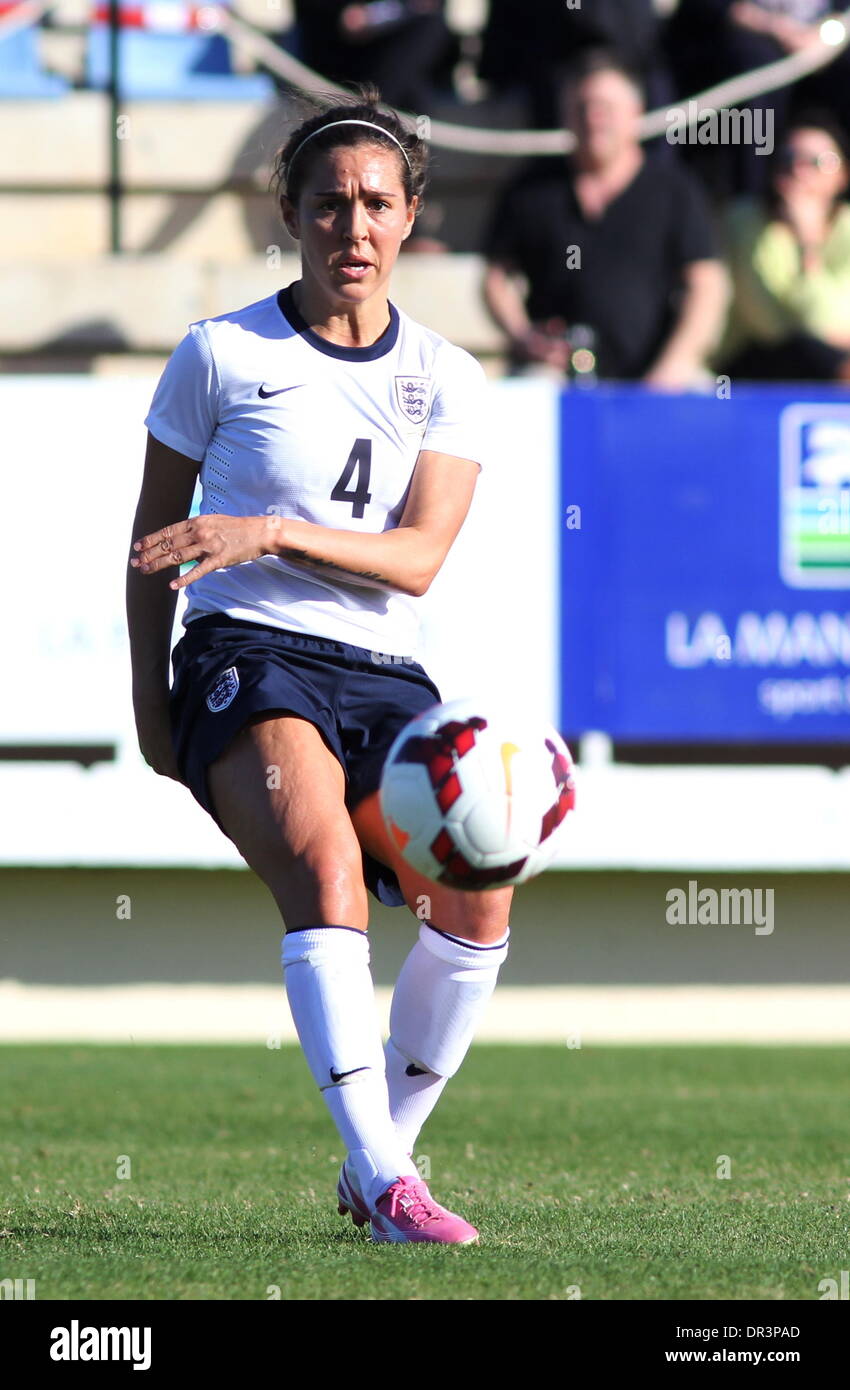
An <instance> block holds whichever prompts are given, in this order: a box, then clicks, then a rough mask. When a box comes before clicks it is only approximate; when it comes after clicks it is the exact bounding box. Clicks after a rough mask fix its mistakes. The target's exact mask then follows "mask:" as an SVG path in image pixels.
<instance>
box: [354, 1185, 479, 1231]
mask: <svg viewBox="0 0 850 1390" xmlns="http://www.w3.org/2000/svg"><path fill="white" fill-rule="evenodd" d="M352 1215H353V1213H352ZM371 1224H372V1239H373V1241H376V1242H378V1243H380V1242H387V1241H390V1242H392V1243H393V1244H395V1245H402V1244H406V1243H409V1242H414V1241H416V1242H425V1241H428V1242H430V1243H432V1244H438V1245H473V1244H475V1242H476V1241H477V1240H478V1232H477V1231H476V1229H475V1227H474V1226H470V1224H469V1222H468V1221H464V1220H463V1218H462V1217H460V1216H455V1214H454V1212H451V1211H447V1210H446V1208H445V1207H441V1206H440V1205H439V1204H438V1203H437V1202H435V1201H434V1198H433V1197H432V1196H431V1194H430V1192H429V1191H428V1188H427V1187H426V1186H425V1184H424V1182H422V1181H421V1180H420V1179H418V1178H414V1177H407V1178H398V1179H397V1181H396V1182H394V1183H393V1184H392V1186H391V1187H389V1188H388V1189H387V1191H386V1192H385V1193H384V1194H383V1196H381V1197H379V1198H378V1201H377V1203H376V1205H375V1210H374V1211H373V1213H372V1223H371Z"/></svg>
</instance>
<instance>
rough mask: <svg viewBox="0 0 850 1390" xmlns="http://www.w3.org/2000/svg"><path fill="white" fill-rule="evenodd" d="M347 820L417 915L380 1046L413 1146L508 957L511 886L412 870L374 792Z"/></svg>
mask: <svg viewBox="0 0 850 1390" xmlns="http://www.w3.org/2000/svg"><path fill="white" fill-rule="evenodd" d="M352 820H353V822H354V827H355V829H356V831H357V833H358V835H359V837H360V841H361V843H362V844H363V846H364V848H365V849H366V850H367V851H368V852H369V853H370V854H372V855H374V857H375V858H376V859H378V860H380V861H381V862H383V863H385V864H387V865H388V866H389V867H390V868H391V869H393V870H394V872H395V873H396V875H397V877H398V880H399V884H400V886H401V889H402V892H403V893H404V897H405V901H406V903H407V906H408V907H409V908H410V910H411V912H412V913H413V914H414V916H416V917H418V918H419V919H420V928H419V939H418V940H417V941H416V943H415V944H414V946H413V949H412V950H411V952H410V954H409V955H408V957H407V960H406V961H405V963H404V965H403V966H402V969H401V973H400V974H399V977H398V981H397V982H396V987H395V991H394V993H393V1002H392V1010H391V1013H390V1037H389V1039H388V1041H387V1043H386V1046H385V1048H384V1053H385V1056H386V1062H387V1085H388V1087H389V1096H390V1109H391V1112H392V1116H393V1121H394V1123H395V1126H396V1130H397V1131H398V1134H399V1137H400V1138H401V1140H402V1143H403V1145H404V1148H405V1149H406V1150H407V1152H408V1153H412V1152H413V1147H414V1145H415V1143H416V1138H417V1135H418V1134H419V1131H420V1129H421V1127H422V1125H423V1124H424V1123H425V1120H426V1119H427V1118H428V1116H429V1114H430V1113H431V1111H432V1110H433V1108H434V1106H435V1105H436V1103H437V1101H438V1099H439V1097H440V1095H441V1094H442V1091H443V1088H444V1087H445V1085H446V1082H447V1081H448V1079H449V1077H451V1076H454V1075H455V1073H456V1072H457V1071H458V1069H459V1068H460V1065H461V1063H462V1062H463V1059H464V1057H465V1056H466V1053H467V1051H468V1049H469V1046H470V1044H471V1042H472V1038H473V1036H474V1034H475V1031H476V1028H477V1026H478V1024H479V1022H480V1019H481V1016H482V1014H483V1013H484V1010H485V1009H486V1007H487V1004H488V1003H489V1000H490V997H491V995H492V993H493V990H494V989H495V987H496V980H497V977H498V973H499V968H500V966H501V965H502V963H503V962H504V960H505V958H506V956H507V950H508V936H509V927H508V918H509V914H510V906H511V900H512V897H513V889H512V888H495V889H489V890H487V891H486V892H478V893H467V892H463V891H461V890H459V889H453V888H446V887H445V886H444V885H442V884H439V883H433V882H432V881H431V880H430V879H428V878H425V877H424V876H423V875H422V874H420V873H417V871H416V870H415V869H413V868H411V867H410V865H409V864H407V862H406V861H405V860H404V859H403V858H402V856H401V853H400V851H399V849H398V847H397V846H396V845H395V844H394V842H393V841H392V839H391V837H390V835H389V833H388V832H387V830H386V827H385V825H384V822H383V817H382V816H381V811H380V805H379V802H378V796H377V793H376V794H375V795H373V796H371V797H367V798H365V799H364V801H362V802H361V803H360V805H359V806H358V807H357V808H356V809H355V811H354V813H353V816H352ZM423 908H424V911H423ZM423 918H424V919H425V920H422V919H423Z"/></svg>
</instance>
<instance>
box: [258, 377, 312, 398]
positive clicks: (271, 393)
mask: <svg viewBox="0 0 850 1390" xmlns="http://www.w3.org/2000/svg"><path fill="white" fill-rule="evenodd" d="M305 384H306V383H305V382H303V381H299V382H296V384H295V385H294V386H281V387H280V388H279V389H278V390H277V391H264V390H263V388H262V386H258V387H257V395H258V396H261V397H262V399H263V400H264V401H267V400H268V398H269V396H282V395H283V393H284V391H297V390H298V387H299V386H304V385H305Z"/></svg>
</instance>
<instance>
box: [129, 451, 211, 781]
mask: <svg viewBox="0 0 850 1390" xmlns="http://www.w3.org/2000/svg"><path fill="white" fill-rule="evenodd" d="M197 476H198V464H197V463H196V462H195V460H194V459H190V458H188V457H187V456H186V455H185V454H180V453H178V452H177V451H176V449H171V448H169V447H168V445H167V444H162V443H161V442H160V441H159V440H158V439H155V438H154V436H153V435H152V434H148V446H147V453H146V455H145V471H144V478H143V480H142V489H141V493H140V495H139V503H138V506H137V508H136V516H135V520H134V522H133V535H134V536H138V535H139V534H141V533H144V532H146V531H152V530H154V529H155V528H157V527H159V528H161V527H163V525H164V524H165V520H166V518H167V517H173V516H184V517H185V515H186V513H187V512H188V510H189V508H190V506H191V505H192V494H193V492H194V489H195V480H196V478H197ZM176 603H177V594H176V593H175V592H174V590H173V589H171V588H169V585H168V576H167V575H161V576H160V577H159V578H158V579H155V580H154V581H153V582H152V583H151V582H146V581H145V580H143V578H142V576H141V575H140V574H139V572H138V570H137V569H136V567H134V566H133V565H132V562H131V565H130V567H129V569H128V571H127V627H128V631H129V636H130V657H131V661H132V667H133V708H134V711H135V716H136V729H137V732H138V735H139V746H140V748H141V750H142V753H143V754H144V757H145V759H146V761H147V762H148V763H149V764H150V765H151V767H152V768H153V769H154V770H155V771H156V772H159V773H162V774H163V775H164V776H166V777H175V778H177V777H178V772H177V767H176V764H175V762H174V754H173V750H172V746H171V733H170V725H169V719H168V694H169V655H170V647H171V631H172V627H173V625H174V609H175V605H176Z"/></svg>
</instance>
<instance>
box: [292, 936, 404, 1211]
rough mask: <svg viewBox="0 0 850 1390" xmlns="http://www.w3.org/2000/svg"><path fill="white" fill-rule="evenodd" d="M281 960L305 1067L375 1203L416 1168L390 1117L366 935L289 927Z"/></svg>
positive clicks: (368, 1196) (370, 1200)
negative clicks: (399, 1179) (397, 1180)
mask: <svg viewBox="0 0 850 1390" xmlns="http://www.w3.org/2000/svg"><path fill="white" fill-rule="evenodd" d="M281 961H282V963H283V970H284V977H285V983H286V993H287V996H288V998H289V1007H290V1009H291V1010H292V1017H293V1020H294V1022H295V1028H296V1031H297V1033H298V1037H299V1039H300V1041H301V1046H302V1048H303V1049H304V1055H305V1057H306V1059H307V1065H308V1066H309V1068H310V1071H311V1072H312V1074H313V1079H314V1080H315V1082H316V1085H317V1086H318V1087H319V1089H320V1091H321V1092H322V1095H323V1097H324V1100H325V1104H326V1105H327V1107H328V1109H329V1110H330V1112H331V1115H332V1117H333V1121H334V1124H335V1125H336V1127H337V1130H338V1131H339V1135H340V1138H341V1139H342V1142H343V1144H344V1145H345V1147H346V1149H348V1151H349V1161H350V1163H351V1165H352V1166H353V1168H354V1170H355V1173H356V1175H357V1178H358V1180H359V1183H360V1187H361V1190H362V1192H363V1196H364V1197H365V1198H366V1201H367V1202H368V1204H369V1205H370V1206H373V1205H374V1203H375V1201H376V1200H377V1198H378V1197H379V1196H380V1195H381V1194H382V1193H383V1192H385V1191H386V1189H387V1188H388V1187H389V1186H390V1185H391V1184H392V1183H394V1182H395V1181H396V1179H397V1178H399V1177H402V1176H406V1175H407V1174H409V1173H413V1174H415V1172H416V1170H415V1167H414V1165H413V1164H412V1163H411V1162H410V1159H409V1158H408V1157H407V1154H406V1152H405V1150H404V1148H403V1146H402V1144H401V1143H400V1142H399V1139H398V1136H397V1134H396V1132H395V1128H394V1126H393V1122H392V1118H391V1116H390V1108H389V1097H388V1093H387V1080H386V1074H385V1063H384V1054H383V1048H382V1046H381V1033H380V1028H379V1026H378V1016H377V1012H376V1009H375V994H374V987H373V984H372V975H371V971H370V970H369V943H368V941H367V939H366V933H365V932H362V931H357V930H356V929H355V928H353V927H343V926H327V927H322V926H320V927H305V928H302V929H301V930H296V931H289V932H287V933H286V936H285V937H284V938H283V950H282V952H281Z"/></svg>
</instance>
